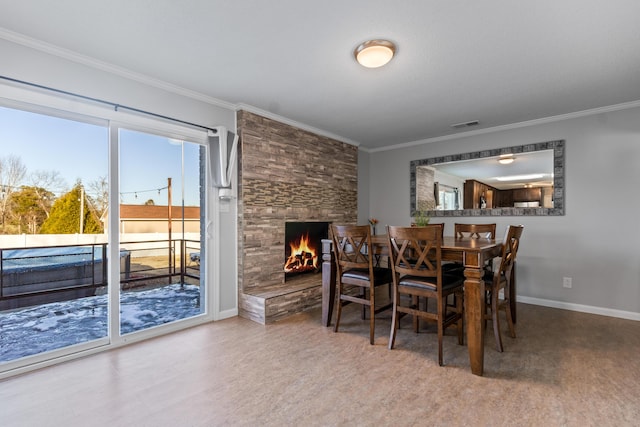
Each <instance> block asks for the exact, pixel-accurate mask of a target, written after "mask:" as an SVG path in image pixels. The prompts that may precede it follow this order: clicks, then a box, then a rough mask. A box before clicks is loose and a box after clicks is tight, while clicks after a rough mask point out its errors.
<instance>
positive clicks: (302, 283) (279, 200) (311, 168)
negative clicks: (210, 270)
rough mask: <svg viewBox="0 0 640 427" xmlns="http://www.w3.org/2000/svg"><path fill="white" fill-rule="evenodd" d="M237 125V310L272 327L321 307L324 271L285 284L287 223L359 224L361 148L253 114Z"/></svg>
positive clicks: (246, 114) (242, 115) (241, 115)
mask: <svg viewBox="0 0 640 427" xmlns="http://www.w3.org/2000/svg"><path fill="white" fill-rule="evenodd" d="M237 126H238V135H239V137H240V141H239V146H238V166H239V167H238V174H239V176H238V194H239V197H238V226H239V230H238V239H239V241H238V250H239V254H238V308H239V314H240V316H242V317H245V318H248V319H251V320H255V321H256V322H260V323H269V322H273V321H275V320H278V319H281V318H283V317H286V316H288V315H290V314H293V313H297V312H300V311H304V310H308V309H310V308H314V307H319V306H320V305H321V303H322V275H321V274H303V275H295V276H292V277H287V278H286V279H285V276H286V275H285V272H284V261H285V259H286V257H287V258H288V255H287V254H286V250H287V249H286V236H285V228H286V223H291V222H315V223H327V224H328V223H335V224H355V223H356V221H357V204H358V201H357V197H358V192H357V185H358V181H357V173H358V148H357V147H356V146H354V145H350V144H346V143H343V142H339V141H336V140H334V139H331V138H327V137H324V136H320V135H317V134H314V133H312V132H309V131H306V130H303V129H299V128H296V127H294V126H291V125H288V124H285V123H281V122H278V121H275V120H273V119H270V118H266V117H262V116H259V115H257V114H254V113H251V112H247V111H239V112H238V125H237ZM301 188H303V189H304V191H300V189H301ZM285 256H286V257H285ZM321 257H322V255H321V254H319V258H320V259H319V262H320V264H321Z"/></svg>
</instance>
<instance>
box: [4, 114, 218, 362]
mask: <svg viewBox="0 0 640 427" xmlns="http://www.w3.org/2000/svg"><path fill="white" fill-rule="evenodd" d="M14 104H16V105H17V104H18V103H17V102H16V103H11V107H9V106H6V105H5V106H0V143H1V144H2V147H3V150H2V151H1V152H0V373H3V372H7V371H11V370H13V369H16V368H20V367H24V366H27V365H30V364H33V363H38V362H43V361H49V360H52V359H53V358H58V357H62V356H67V355H70V354H73V353H77V352H81V351H84V350H89V349H92V348H95V347H98V346H108V345H110V344H112V343H114V342H122V340H126V338H123V337H130V336H134V334H136V333H138V332H142V331H148V330H151V329H153V332H148V333H147V336H148V335H154V334H160V333H163V332H165V331H169V330H175V329H176V328H178V327H179V326H176V324H177V323H178V322H180V321H183V320H187V319H193V318H194V317H197V316H201V315H203V314H205V313H206V310H205V308H206V307H207V298H208V297H209V292H207V289H206V280H205V274H204V269H205V266H206V262H205V260H206V257H205V251H206V245H205V239H204V230H205V227H206V218H207V216H206V211H207V209H206V208H207V197H206V196H207V192H206V190H205V189H206V177H207V176H208V171H207V166H208V165H209V162H208V161H206V158H207V157H206V155H207V150H206V146H205V145H204V139H205V138H206V136H202V135H204V133H203V132H199V133H198V132H195V131H192V130H190V129H186V130H184V135H188V136H186V137H185V136H183V134H182V133H180V132H179V131H176V128H177V127H175V126H174V127H170V126H168V125H166V123H155V122H154V121H153V120H149V119H145V120H142V119H139V118H134V120H133V121H135V120H139V121H143V122H144V129H146V130H145V131H140V130H139V129H138V130H133V129H137V128H136V127H135V125H131V126H122V125H116V124H114V122H110V121H109V120H107V119H98V118H95V117H90V116H82V115H79V114H77V113H73V114H72V113H66V112H62V111H60V110H53V109H49V108H40V107H36V106H33V105H28V106H26V105H25V106H24V107H23V105H22V104H20V107H23V108H13V107H14ZM118 123H120V122H118ZM150 124H151V125H157V126H155V127H154V126H150ZM149 129H153V130H152V131H149ZM167 129H168V130H167ZM180 129H183V128H180ZM177 135H181V136H180V137H178V136H177ZM199 137H201V139H202V140H200V141H198V138H199ZM176 138H177V139H176ZM194 322H197V320H194ZM192 323H193V322H192ZM136 336H138V337H141V335H136Z"/></svg>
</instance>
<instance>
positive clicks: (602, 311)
mask: <svg viewBox="0 0 640 427" xmlns="http://www.w3.org/2000/svg"><path fill="white" fill-rule="evenodd" d="M516 300H517V301H518V302H522V303H525V304H533V305H541V306H544V307H553V308H561V309H564V310H571V311H579V312H582V313H590V314H599V315H601V316H609V317H618V318H620V319H628V320H640V313H634V312H632V311H623V310H614V309H611V308H603V307H594V306H591V305H582V304H574V303H569V302H561V301H553V300H548V299H542V298H533V297H523V296H518V297H516Z"/></svg>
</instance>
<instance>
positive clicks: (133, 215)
mask: <svg viewBox="0 0 640 427" xmlns="http://www.w3.org/2000/svg"><path fill="white" fill-rule="evenodd" d="M182 209H183V208H182V206H172V207H171V217H172V218H174V219H176V218H182ZM167 210H168V206H160V205H120V220H121V221H122V220H136V219H139V220H149V219H167V214H168V212H167ZM105 216H106V215H105ZM184 219H200V207H198V206H185V207H184Z"/></svg>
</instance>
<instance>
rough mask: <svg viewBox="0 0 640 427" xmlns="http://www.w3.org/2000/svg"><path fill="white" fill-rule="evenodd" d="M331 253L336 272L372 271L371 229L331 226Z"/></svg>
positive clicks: (354, 226)
mask: <svg viewBox="0 0 640 427" xmlns="http://www.w3.org/2000/svg"><path fill="white" fill-rule="evenodd" d="M331 234H332V239H333V253H334V256H335V260H336V266H337V268H338V269H339V270H338V271H339V272H340V271H342V270H346V269H350V268H363V269H370V270H371V271H373V259H372V258H373V257H372V256H371V250H369V248H371V229H370V228H369V226H368V225H333V224H332V225H331Z"/></svg>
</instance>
